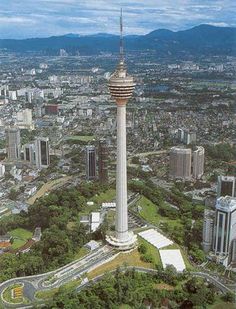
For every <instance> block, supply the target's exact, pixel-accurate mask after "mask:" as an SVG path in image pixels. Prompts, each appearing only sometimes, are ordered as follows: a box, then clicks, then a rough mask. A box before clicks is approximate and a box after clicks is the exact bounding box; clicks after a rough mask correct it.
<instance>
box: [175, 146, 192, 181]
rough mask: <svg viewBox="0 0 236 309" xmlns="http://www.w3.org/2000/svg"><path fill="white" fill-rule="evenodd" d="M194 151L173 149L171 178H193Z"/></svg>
mask: <svg viewBox="0 0 236 309" xmlns="http://www.w3.org/2000/svg"><path fill="white" fill-rule="evenodd" d="M191 160H192V150H191V149H190V148H187V149H185V148H178V147H172V148H171V150H170V177H172V178H174V179H175V178H180V179H190V178H191Z"/></svg>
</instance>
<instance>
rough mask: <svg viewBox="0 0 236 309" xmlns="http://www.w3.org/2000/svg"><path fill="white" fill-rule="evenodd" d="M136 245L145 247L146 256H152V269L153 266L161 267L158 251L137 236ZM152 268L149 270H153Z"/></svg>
mask: <svg viewBox="0 0 236 309" xmlns="http://www.w3.org/2000/svg"><path fill="white" fill-rule="evenodd" d="M138 243H139V245H140V244H144V245H145V247H146V248H147V254H148V255H151V256H152V258H153V261H154V263H153V264H154V265H153V267H154V266H155V265H162V264H161V257H160V254H159V251H158V250H157V249H156V248H155V247H154V246H153V245H151V244H150V243H149V242H147V241H146V240H145V239H143V238H142V237H140V236H138ZM153 267H151V268H153Z"/></svg>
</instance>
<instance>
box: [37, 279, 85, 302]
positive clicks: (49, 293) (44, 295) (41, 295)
mask: <svg viewBox="0 0 236 309" xmlns="http://www.w3.org/2000/svg"><path fill="white" fill-rule="evenodd" d="M80 284H81V280H80V279H76V280H73V281H70V282H68V283H66V284H64V285H62V286H61V287H60V289H63V290H64V291H67V292H69V291H71V290H74V289H75V288H76V287H77V286H79V285H80ZM58 290H59V288H54V289H51V290H46V291H39V292H36V294H35V297H36V298H38V299H43V300H45V299H50V298H52V297H53V296H54V295H55V294H56V293H57V292H58Z"/></svg>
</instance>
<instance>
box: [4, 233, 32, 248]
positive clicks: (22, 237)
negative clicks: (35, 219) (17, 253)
mask: <svg viewBox="0 0 236 309" xmlns="http://www.w3.org/2000/svg"><path fill="white" fill-rule="evenodd" d="M9 234H10V235H11V236H12V237H13V239H14V242H13V244H12V248H13V249H18V248H20V247H21V246H23V245H24V244H25V243H26V242H27V240H28V239H30V238H32V236H33V233H32V232H30V231H27V230H25V229H21V228H18V229H15V230H12V231H10V232H9Z"/></svg>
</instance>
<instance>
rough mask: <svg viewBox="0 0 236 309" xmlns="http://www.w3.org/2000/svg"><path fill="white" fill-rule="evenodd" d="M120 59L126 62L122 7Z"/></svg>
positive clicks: (121, 11) (121, 12)
mask: <svg viewBox="0 0 236 309" xmlns="http://www.w3.org/2000/svg"><path fill="white" fill-rule="evenodd" d="M120 60H121V61H122V62H124V38H123V10H122V8H121V9H120Z"/></svg>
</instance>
